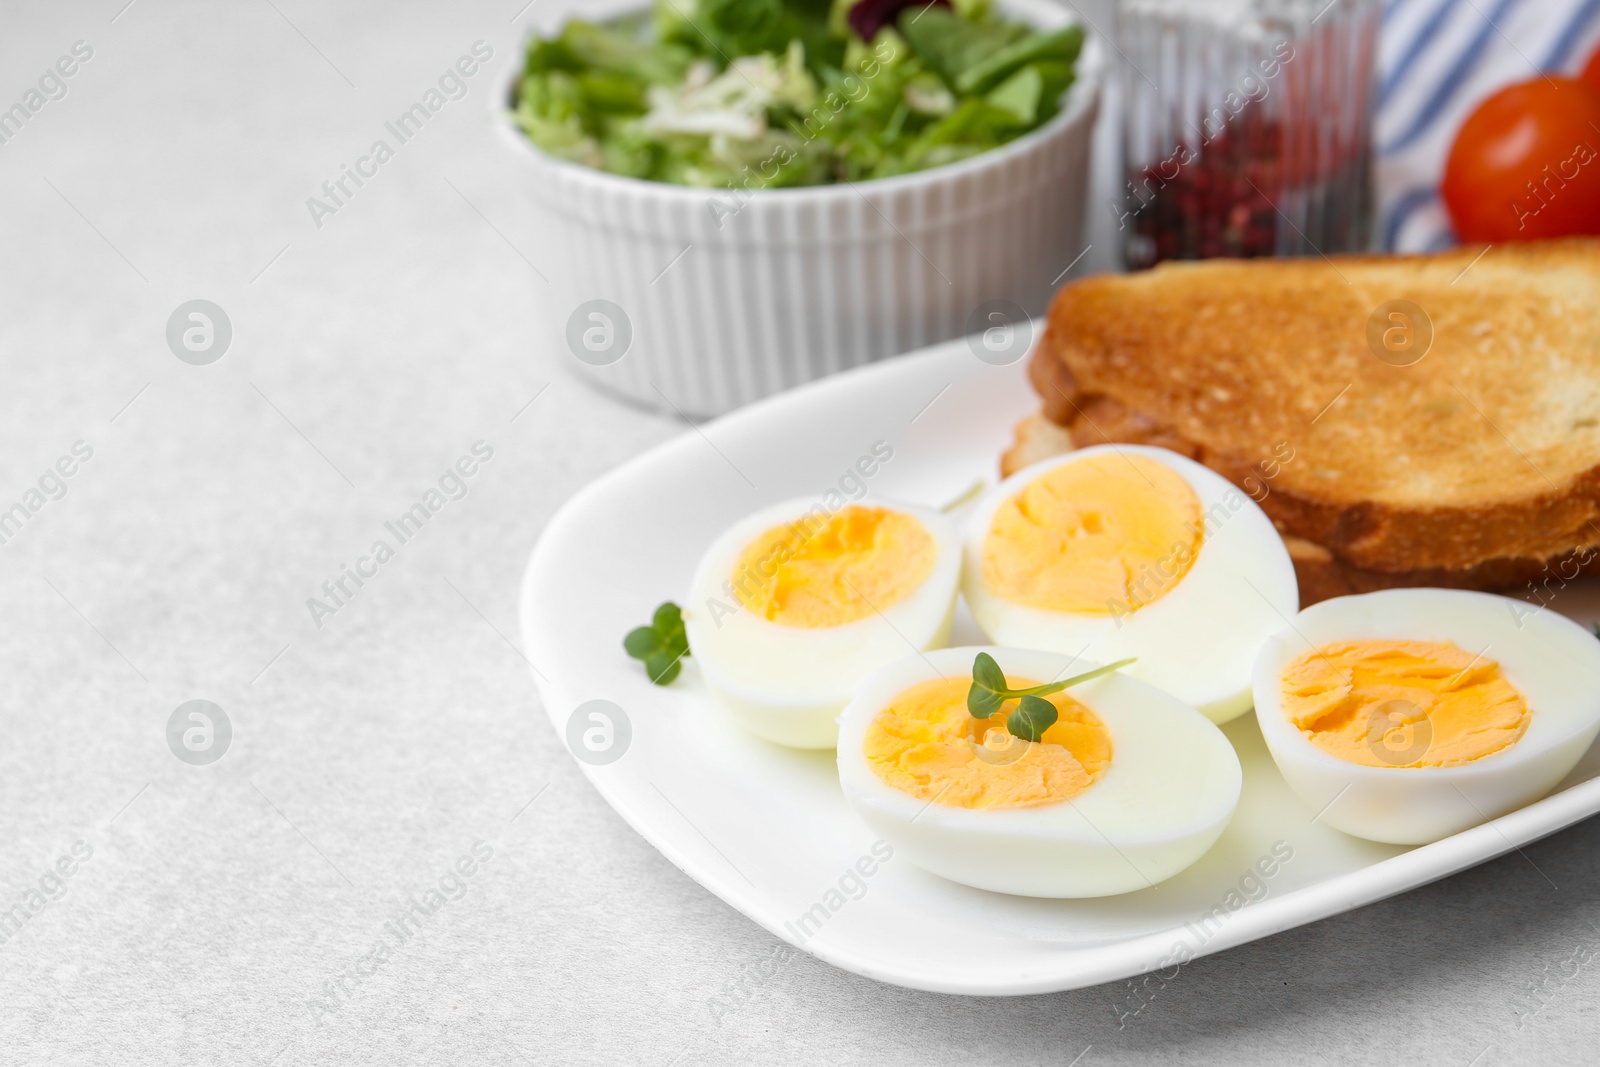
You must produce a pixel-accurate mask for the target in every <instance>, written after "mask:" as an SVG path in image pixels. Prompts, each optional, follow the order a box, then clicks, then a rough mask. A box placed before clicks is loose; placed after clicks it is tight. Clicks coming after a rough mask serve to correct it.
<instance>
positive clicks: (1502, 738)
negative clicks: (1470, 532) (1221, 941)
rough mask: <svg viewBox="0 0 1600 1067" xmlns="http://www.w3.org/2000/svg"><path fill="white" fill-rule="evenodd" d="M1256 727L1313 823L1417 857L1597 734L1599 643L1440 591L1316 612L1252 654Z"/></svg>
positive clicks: (1487, 597)
mask: <svg viewBox="0 0 1600 1067" xmlns="http://www.w3.org/2000/svg"><path fill="white" fill-rule="evenodd" d="M1255 703H1256V719H1257V721H1258V722H1259V723H1260V726H1261V735H1262V737H1264V738H1265V739H1266V742H1267V748H1268V749H1269V750H1271V752H1272V758H1273V760H1275V761H1276V762H1277V764H1278V770H1279V771H1280V772H1282V774H1283V777H1284V779H1285V781H1287V782H1288V783H1289V785H1290V787H1291V788H1292V789H1293V790H1294V791H1295V793H1296V794H1297V795H1298V796H1299V797H1300V799H1301V800H1303V801H1305V803H1306V805H1307V806H1308V807H1310V808H1311V809H1312V810H1314V811H1317V812H1320V813H1321V814H1320V816H1319V818H1320V820H1321V821H1323V822H1325V823H1327V824H1328V825H1330V826H1333V827H1335V828H1337V829H1340V830H1343V831H1344V832H1345V833H1349V834H1354V835H1355V836H1357V837H1365V838H1369V839H1371V840H1373V841H1386V842H1390V843H1393V844H1402V845H1417V844H1425V843H1427V842H1429V841H1436V840H1438V839H1439V838H1441V837H1447V836H1449V835H1450V834H1454V833H1457V832H1459V831H1461V830H1465V829H1467V828H1468V827H1471V826H1475V825H1477V824H1478V823H1481V822H1487V821H1488V820H1490V819H1493V818H1496V817H1498V816H1501V815H1504V814H1506V813H1507V812H1510V811H1513V810H1515V809H1517V808H1520V807H1522V806H1523V805H1525V804H1529V803H1532V802H1533V801H1535V800H1537V799H1539V798H1540V797H1542V796H1544V795H1545V794H1546V793H1548V792H1549V791H1550V790H1551V789H1552V788H1554V787H1555V785H1556V783H1557V782H1559V781H1561V779H1562V778H1564V777H1565V776H1566V775H1567V773H1568V772H1569V771H1571V770H1572V768H1573V767H1574V766H1575V765H1576V764H1577V762H1578V760H1579V759H1580V758H1581V757H1582V756H1583V754H1584V752H1585V751H1586V750H1587V749H1588V747H1589V745H1590V743H1591V742H1592V741H1593V740H1594V738H1595V735H1596V733H1597V732H1600V641H1596V640H1595V637H1594V635H1593V634H1592V633H1590V632H1588V631H1587V630H1585V629H1584V628H1583V627H1581V626H1579V625H1578V624H1576V623H1574V622H1572V621H1571V620H1569V619H1566V618H1563V617H1562V616H1560V615H1557V614H1555V613H1554V612H1551V611H1546V610H1542V609H1541V608H1539V607H1537V606H1536V605H1532V604H1528V603H1526V602H1524V601H1521V600H1513V599H1511V598H1509V597H1502V596H1495V595H1492V594H1489V593H1471V592H1464V591H1461V590H1455V589H1390V590H1385V591H1383V592H1379V593H1366V594H1363V595H1361V596H1346V597H1338V598H1336V599H1333V600H1325V601H1323V602H1322V603H1320V604H1315V605H1313V606H1311V607H1309V608H1307V609H1306V610H1305V611H1302V612H1300V614H1299V615H1298V616H1296V617H1295V619H1294V621H1293V623H1292V625H1291V626H1289V627H1286V628H1284V629H1283V630H1282V631H1281V632H1280V633H1279V634H1277V635H1276V636H1275V637H1273V638H1272V639H1271V640H1269V641H1267V642H1266V644H1265V645H1264V646H1263V647H1262V650H1261V655H1260V657H1259V658H1258V659H1257V660H1256V665H1255Z"/></svg>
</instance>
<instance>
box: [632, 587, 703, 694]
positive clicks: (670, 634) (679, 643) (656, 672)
mask: <svg viewBox="0 0 1600 1067" xmlns="http://www.w3.org/2000/svg"><path fill="white" fill-rule="evenodd" d="M622 650H623V651H624V652H626V653H627V654H628V655H630V656H632V657H633V658H634V659H637V660H643V661H644V670H645V674H646V675H648V676H649V678H650V680H651V681H652V682H654V683H655V684H656V685H670V684H671V683H672V680H673V679H674V678H676V677H677V676H678V674H679V673H680V672H681V671H682V670H683V665H682V663H681V661H682V659H683V657H684V656H687V655H688V654H689V637H688V635H687V634H686V633H685V632H684V628H683V611H682V609H680V608H679V607H678V605H676V604H674V603H673V602H672V601H670V600H669V601H667V602H666V603H665V604H662V605H661V606H660V607H658V608H656V610H655V614H654V615H652V616H651V619H650V625H649V626H636V627H634V628H633V629H632V630H629V631H628V635H627V636H626V637H624V638H623V639H622Z"/></svg>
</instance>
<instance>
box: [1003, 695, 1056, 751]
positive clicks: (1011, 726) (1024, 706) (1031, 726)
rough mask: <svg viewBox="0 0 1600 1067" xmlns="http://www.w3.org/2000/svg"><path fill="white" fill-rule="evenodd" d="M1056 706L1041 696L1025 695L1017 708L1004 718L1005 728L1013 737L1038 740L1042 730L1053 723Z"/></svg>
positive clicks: (1048, 727) (1042, 732)
mask: <svg viewBox="0 0 1600 1067" xmlns="http://www.w3.org/2000/svg"><path fill="white" fill-rule="evenodd" d="M1056 717H1057V716H1056V706H1055V705H1054V704H1052V703H1050V702H1049V701H1048V700H1046V699H1044V698H1043V697H1036V696H1025V697H1023V698H1022V700H1021V701H1020V702H1019V703H1018V704H1017V710H1016V711H1013V712H1012V713H1011V714H1010V715H1009V716H1007V718H1006V729H1007V730H1010V731H1011V735H1012V736H1013V737H1021V738H1024V739H1026V740H1028V741H1038V740H1039V739H1040V738H1042V737H1043V736H1044V732H1045V731H1046V730H1048V729H1050V727H1052V726H1054V725H1055V722H1056Z"/></svg>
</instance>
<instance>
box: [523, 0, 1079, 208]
mask: <svg viewBox="0 0 1600 1067" xmlns="http://www.w3.org/2000/svg"><path fill="white" fill-rule="evenodd" d="M1082 46H1083V32H1082V30H1081V29H1079V28H1078V27H1076V26H1070V27H1066V28H1062V29H1056V30H1035V29H1033V28H1032V27H1030V26H1027V25H1025V24H1022V23H1019V22H1016V21H1013V20H1009V19H1006V18H1003V17H1002V16H1001V15H999V14H998V13H997V12H996V11H995V10H994V9H993V7H992V6H991V3H990V0H954V3H952V2H951V0H937V2H935V3H926V2H908V0H654V3H653V6H652V7H651V8H650V9H649V10H643V11H639V12H637V13H634V14H631V15H627V16H624V17H622V18H620V19H616V20H613V21H610V22H606V23H602V24H597V23H593V22H584V21H579V20H573V21H570V22H568V23H566V25H565V26H564V27H562V29H561V32H560V33H559V34H558V35H557V36H555V37H553V38H549V39H537V38H536V39H534V40H533V41H531V42H530V43H529V45H528V54H527V62H526V64H525V65H524V68H523V71H522V77H521V79H520V81H519V82H518V84H517V86H516V89H515V93H514V98H513V100H512V106H513V107H514V109H515V117H516V121H517V123H518V125H520V126H521V128H522V129H523V131H524V132H525V133H526V134H527V136H528V139H529V140H531V141H532V142H533V143H534V144H535V145H537V146H538V147H539V148H541V149H543V150H544V151H545V152H547V153H549V154H550V155H553V156H557V157H559V158H561V159H566V160H571V161H572V162H575V163H581V164H584V165H585V166H590V167H595V168H597V169H600V170H605V171H610V172H612V173H614V174H625V175H628V176H629V177H634V178H645V179H648V180H651V181H660V182H671V183H674V184H677V185H691V186H701V187H706V188H728V187H733V188H741V189H746V188H778V187H784V186H799V185H826V184H829V183H832V182H840V181H863V180H866V179H870V178H886V177H889V176H891V175H895V174H907V173H910V172H912V171H918V170H925V169H927V168H929V167H937V166H941V165H943V164H946V163H953V162H955V161H957V160H961V159H966V158H968V157H969V156H974V155H977V154H978V153H980V152H985V151H988V150H989V149H991V148H994V147H996V146H998V145H1002V144H1005V143H1006V142H1007V141H1010V140H1013V139H1015V138H1017V137H1020V136H1021V135H1022V134H1025V133H1027V132H1028V131H1030V130H1034V129H1037V128H1038V127H1039V126H1042V125H1043V124H1044V123H1046V122H1048V121H1049V120H1050V118H1051V117H1052V116H1054V115H1055V114H1056V113H1057V112H1058V111H1059V110H1060V106H1061V97H1062V94H1063V93H1064V92H1065V91H1066V89H1067V87H1068V86H1069V85H1071V84H1072V80H1073V76H1074V64H1075V62H1076V60H1077V58H1078V52H1079V50H1080V49H1081V48H1082Z"/></svg>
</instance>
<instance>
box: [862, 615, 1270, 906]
mask: <svg viewBox="0 0 1600 1067" xmlns="http://www.w3.org/2000/svg"><path fill="white" fill-rule="evenodd" d="M979 652H988V653H989V654H990V655H991V656H993V657H994V658H995V660H996V661H997V662H998V663H999V664H1000V667H1001V669H1002V670H1004V671H1005V672H1006V673H1007V674H1008V675H1011V676H1013V677H1015V676H1022V677H1027V678H1034V679H1039V680H1041V681H1045V680H1051V679H1055V678H1059V677H1065V676H1066V675H1068V674H1078V673H1082V672H1084V671H1089V670H1093V669H1094V668H1095V667H1096V666H1098V664H1094V663H1090V662H1086V661H1084V660H1075V659H1074V658H1073V657H1071V656H1064V655H1060V654H1057V653H1053V652H1040V651H1034V650H1022V649H1012V648H997V647H987V648H978V647H974V648H946V649H940V650H937V651H934V652H929V653H927V654H926V655H924V656H910V657H907V658H905V659H902V660H900V661H898V662H896V663H892V664H889V665H888V666H886V667H884V668H882V669H881V670H879V671H877V672H875V673H874V674H873V675H872V676H871V677H870V678H868V679H867V680H866V681H865V682H863V683H862V684H861V687H860V688H859V689H858V690H857V691H856V695H855V698H854V699H852V700H851V701H850V703H849V705H848V706H846V707H845V709H844V711H843V713H842V714H841V715H840V717H839V752H838V764H839V784H840V786H841V787H842V788H843V790H844V795H845V799H846V800H847V801H848V802H849V804H850V806H851V808H853V809H854V810H855V812H856V814H857V815H859V816H860V817H861V819H862V821H863V822H865V823H866V824H867V825H868V826H870V827H871V828H872V829H873V830H874V831H875V832H876V833H877V834H879V835H880V836H881V837H883V839H884V840H886V841H888V842H889V843H890V844H891V845H893V846H894V849H895V852H896V854H897V855H904V856H905V857H906V858H908V859H910V860H911V862H913V863H915V864H916V865H917V866H919V867H922V868H923V869H925V870H928V871H931V872H933V873H934V874H937V875H939V876H941V877H943V878H948V879H950V880H951V881H954V882H960V883H962V884H963V885H969V886H974V887H976V888H978V889H987V890H992V891H994V892H997V893H1011V894H1015V895H1020V896H1033V897H1098V896H1109V895H1111V894H1114V893H1127V892H1132V891H1134V890H1139V889H1145V888H1148V887H1150V886H1152V885H1155V884H1156V883H1158V882H1160V881H1162V880H1163V879H1166V878H1170V877H1172V876H1173V875H1175V874H1177V873H1178V872H1179V871H1182V870H1183V869H1184V868H1186V867H1188V866H1189V865H1191V864H1192V863H1194V862H1195V861H1196V860H1198V859H1199V858H1200V857H1201V856H1202V855H1204V854H1205V852H1206V851H1207V850H1208V849H1209V848H1210V847H1211V846H1212V845H1213V844H1214V843H1215V842H1216V840H1217V838H1218V837H1219V836H1220V835H1221V834H1222V831H1223V830H1224V829H1225V828H1226V827H1227V825H1228V821H1229V820H1230V819H1231V818H1232V817H1233V812H1234V809H1235V808H1236V807H1237V806H1238V803H1239V789H1240V783H1241V772H1240V768H1239V758H1238V756H1237V755H1236V754H1235V753H1234V751H1233V746H1232V745H1231V744H1230V743H1229V742H1228V739H1227V738H1226V737H1225V736H1223V733H1222V731H1221V730H1219V729H1217V727H1216V726H1215V725H1214V724H1212V723H1211V722H1210V720H1208V719H1206V718H1205V716H1203V715H1201V714H1200V713H1199V712H1197V711H1195V710H1194V709H1193V708H1191V707H1187V706H1185V705H1184V704H1182V703H1180V702H1179V701H1178V700H1176V699H1175V698H1173V697H1171V696H1169V695H1168V694H1166V693H1163V692H1162V691H1161V690H1159V689H1156V688H1155V687H1153V686H1151V685H1148V684H1146V683H1144V682H1141V681H1139V680H1137V679H1135V678H1130V677H1127V676H1126V675H1122V674H1112V675H1108V676H1105V677H1102V678H1098V679H1095V680H1094V681H1090V682H1085V683H1083V684H1082V685H1078V686H1074V687H1073V688H1072V689H1071V690H1069V692H1070V694H1071V695H1072V697H1073V698H1075V699H1076V700H1078V701H1079V702H1080V703H1082V704H1084V705H1085V706H1086V707H1088V708H1089V709H1090V710H1091V711H1093V712H1094V713H1095V715H1097V716H1098V717H1099V718H1100V721H1101V722H1102V723H1104V724H1105V728H1106V730H1107V731H1108V732H1109V734H1110V736H1111V765H1110V766H1109V767H1108V768H1107V769H1106V771H1105V773H1104V774H1103V775H1102V776H1101V777H1100V778H1099V780H1097V781H1096V782H1095V783H1094V784H1093V785H1091V786H1090V787H1089V788H1088V789H1087V790H1085V791H1084V792H1083V793H1080V794H1079V795H1078V796H1076V797H1073V798H1072V799H1070V800H1063V801H1058V802H1056V803H1053V804H1044V805H1039V806H1036V807H1028V808H1003V809H988V810H984V809H969V808H958V807H953V806H945V805H940V804H938V803H930V802H929V801H926V800H919V799H917V798H916V797H913V796H911V795H909V794H907V793H903V792H901V791H900V790H898V789H896V788H894V787H893V786H891V785H889V784H888V783H887V782H885V781H884V780H883V779H881V778H879V777H878V775H877V773H876V772H875V771H874V770H873V769H872V766H871V765H870V764H869V763H868V762H867V758H866V755H865V753H864V751H863V747H862V746H863V742H864V741H865V738H866V735H867V728H868V727H869V726H870V725H871V724H872V722H873V720H874V719H875V718H876V717H877V715H878V713H879V712H880V711H881V710H882V709H883V708H884V707H885V706H886V705H888V704H889V703H890V702H891V701H893V700H894V698H895V697H897V696H899V695H900V694H901V693H903V692H905V691H906V690H907V689H909V688H911V687H912V686H914V685H917V684H920V683H922V682H926V681H931V680H933V679H935V678H938V677H941V676H944V677H950V678H958V677H959V678H970V677H971V674H972V663H973V660H974V659H975V658H976V656H977V654H978V653H979ZM1019 743H1020V742H1019ZM1023 758H1024V759H1025V758H1026V756H1024V757H1023Z"/></svg>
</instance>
